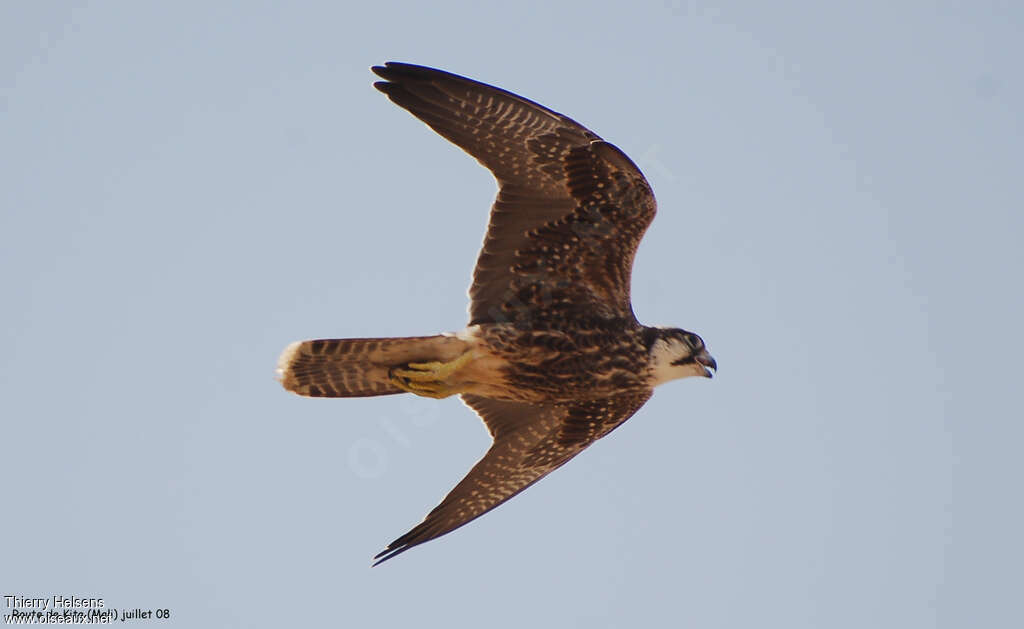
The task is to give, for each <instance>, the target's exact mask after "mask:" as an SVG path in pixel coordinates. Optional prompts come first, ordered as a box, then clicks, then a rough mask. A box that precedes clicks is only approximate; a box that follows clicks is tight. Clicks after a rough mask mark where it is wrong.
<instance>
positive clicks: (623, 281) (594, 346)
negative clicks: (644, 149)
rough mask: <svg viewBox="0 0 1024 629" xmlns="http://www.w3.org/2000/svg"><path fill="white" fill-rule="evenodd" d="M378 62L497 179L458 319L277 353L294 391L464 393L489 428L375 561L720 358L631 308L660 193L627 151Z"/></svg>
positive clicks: (498, 497) (546, 115) (482, 503)
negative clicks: (446, 485)
mask: <svg viewBox="0 0 1024 629" xmlns="http://www.w3.org/2000/svg"><path fill="white" fill-rule="evenodd" d="M373 71H374V72H375V73H376V74H377V75H378V76H380V77H381V78H383V79H384V81H381V82H378V83H374V87H376V88H377V89H378V90H380V91H381V92H384V93H385V94H386V95H387V96H388V98H390V99H391V100H392V101H393V102H394V103H395V104H397V105H399V106H400V107H403V108H405V109H406V110H408V111H409V112H410V113H411V114H412V115H414V116H416V117H417V118H419V119H420V120H422V121H423V122H425V123H426V124H427V125H429V126H430V127H431V128H432V129H433V130H434V131H436V132H438V133H439V134H441V135H442V136H444V137H446V138H448V139H449V140H450V141H452V142H454V143H455V144H456V145H458V146H459V147H461V148H462V149H463V150H465V151H466V152H468V153H469V154H470V155H472V156H473V157H475V158H476V159H477V160H478V161H479V162H480V163H481V164H483V165H484V166H485V167H487V168H488V169H489V170H490V171H491V173H493V174H494V177H495V178H496V179H497V180H498V186H499V189H498V197H497V199H496V200H495V201H494V205H493V206H492V207H491V218H490V224H489V225H488V227H487V235H486V237H485V239H484V244H483V248H482V249H481V251H480V255H479V257H478V258H477V263H476V269H475V270H474V271H473V283H472V285H471V286H470V289H469V296H470V305H469V325H468V326H467V327H466V328H465V329H464V330H462V331H460V332H454V333H449V334H440V335H436V336H420V337H407V338H374V339H324V340H314V341H302V342H298V343H292V344H291V345H289V346H288V347H287V348H286V349H285V350H284V353H282V354H281V358H280V359H279V361H278V376H279V378H280V380H281V384H282V385H284V388H285V389H287V390H289V391H293V392H295V393H298V394H299V395H306V396H313V397H362V396H372V395H390V394H393V393H402V392H409V393H415V394H416V395H423V396H426V397H432V398H443V397H447V396H449V395H461V396H462V399H463V401H465V403H466V404H467V405H469V407H470V408H472V409H473V410H474V411H476V412H477V413H478V414H479V415H480V417H481V418H482V419H483V421H484V424H486V426H487V429H488V430H489V431H490V433H491V437H492V438H493V439H494V443H493V444H492V445H491V447H490V449H489V450H488V451H487V453H486V454H485V455H484V457H483V458H482V459H480V461H479V462H477V464H476V465H475V466H473V469H472V470H470V471H469V474H467V475H466V477H465V478H463V479H462V481H460V482H459V483H458V484H457V485H456V486H455V488H454V489H452V491H451V492H450V493H449V494H448V495H447V496H446V497H445V498H444V500H442V501H441V503H440V504H439V505H437V507H436V508H434V510H433V511H431V512H430V513H429V514H427V517H426V518H425V519H424V520H423V522H421V523H420V524H418V525H417V526H416V527H414V528H413V529H412V530H411V531H409V532H408V533H406V534H405V535H402V536H401V537H399V538H398V539H396V540H395V541H393V542H391V543H390V544H388V546H387V548H385V549H384V550H383V551H382V552H381V553H380V554H378V555H377V556H376V557H374V559H376V560H377V563H380V562H382V561H385V560H387V559H390V558H391V557H394V556H396V555H398V554H400V553H402V552H405V551H406V550H409V549H410V548H412V547H413V546H416V545H418V544H422V543H423V542H426V541H429V540H432V539H434V538H436V537H439V536H441V535H444V534H446V533H449V532H451V531H453V530H455V529H457V528H458V527H460V526H462V525H463V524H466V523H467V522H469V521H471V520H473V519H475V518H478V517H480V516H481V515H483V514H484V513H486V512H488V511H490V510H491V509H493V508H495V507H497V506H498V505H500V504H501V503H503V502H505V501H506V500H508V499H509V498H511V497H512V496H515V495H516V494H518V493H519V492H521V491H523V490H524V489H526V488H527V487H529V486H530V485H532V484H533V483H535V482H537V481H538V480H540V479H541V478H543V477H544V476H545V475H547V474H548V473H550V472H551V471H552V470H554V469H556V468H558V467H560V466H561V465H563V464H565V463H566V462H567V461H568V460H569V459H571V458H572V457H574V456H576V455H577V454H579V453H580V452H581V451H583V449H584V448H586V447H587V446H589V445H590V444H591V443H593V442H594V441H596V440H597V439H600V438H601V437H603V436H605V435H607V434H608V433H609V432H611V431H612V430H613V429H615V428H616V427H617V426H619V425H620V424H621V423H622V422H624V421H626V420H627V419H628V418H629V417H630V416H631V415H633V413H635V412H636V411H637V409H639V408H640V407H641V406H642V405H643V404H644V402H646V401H647V399H648V398H650V397H651V393H652V392H653V391H654V387H656V386H657V385H659V384H661V383H663V382H667V381H669V380H673V379H676V378H685V377H687V376H704V377H709V378H710V377H711V375H712V370H714V369H717V365H716V364H715V360H714V358H712V357H711V355H710V354H709V353H708V352H707V349H705V347H704V341H702V340H701V338H700V337H699V336H697V335H696V334H693V333H692V332H687V331H686V330H682V329H679V328H660V327H648V326H644V325H641V324H640V323H639V322H637V320H636V317H635V316H634V315H633V308H632V305H631V304H630V297H629V282H630V273H631V271H632V267H633V256H634V254H635V253H636V248H637V245H638V244H639V243H640V238H641V237H642V236H643V234H644V231H645V230H646V229H647V226H648V225H649V224H650V223H651V220H652V219H653V218H654V212H655V202H654V195H653V193H652V192H651V188H650V186H649V185H648V183H647V181H646V179H644V176H643V175H642V174H641V173H640V170H639V169H638V168H637V167H636V165H635V164H634V163H633V162H632V161H631V160H630V159H629V158H628V157H626V155H625V154H624V153H622V151H620V150H619V149H617V148H616V147H615V146H613V145H611V144H609V143H607V142H605V141H603V140H602V139H601V138H600V137H598V136H597V135H595V134H594V133H593V132H591V131H589V130H588V129H586V128H585V127H583V126H582V125H580V124H579V123H577V122H575V121H573V120H571V119H569V118H567V117H566V116H563V115H561V114H559V113H556V112H554V111H551V110H550V109H547V108H545V107H542V106H540V105H538V104H537V103H534V102H532V101H529V100H527V99H525V98H522V97H521V96H516V95H515V94H512V93H510V92H506V91H504V90H502V89H498V88H496V87H492V86H490V85H485V84H483V83H478V82H476V81H473V80H470V79H467V78H465V77H461V76H457V75H454V74H449V73H447V72H443V71H441V70H435V69H432V68H426V67H422V66H415V65H409V64H404V63H386V64H384V65H383V66H377V67H374V68H373ZM374 565H376V564H374Z"/></svg>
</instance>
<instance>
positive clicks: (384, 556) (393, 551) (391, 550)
mask: <svg viewBox="0 0 1024 629" xmlns="http://www.w3.org/2000/svg"><path fill="white" fill-rule="evenodd" d="M410 548H412V546H397V547H396V546H390V545H389V546H388V547H387V548H385V549H384V550H382V551H380V552H379V553H377V554H376V555H374V556H373V559H374V561H373V563H372V564H370V567H371V568H374V567H376V566H379V565H380V564H382V563H384V562H385V561H387V560H388V559H391V558H393V557H397V556H398V555H401V554H402V553H404V552H405V551H407V550H409V549H410Z"/></svg>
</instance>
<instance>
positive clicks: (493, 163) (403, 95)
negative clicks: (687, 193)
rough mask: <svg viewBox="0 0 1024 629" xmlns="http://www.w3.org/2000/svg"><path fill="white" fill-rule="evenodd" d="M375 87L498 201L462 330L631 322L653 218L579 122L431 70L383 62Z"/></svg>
mask: <svg viewBox="0 0 1024 629" xmlns="http://www.w3.org/2000/svg"><path fill="white" fill-rule="evenodd" d="M373 71H374V72H375V73H377V74H378V75H379V76H380V77H382V78H384V79H386V81H387V82H378V83H375V84H374V85H375V86H376V87H377V89H379V90H380V91H382V92H384V93H385V94H387V95H388V97H389V98H390V99H391V100H392V101H394V102H395V103H396V104H398V105H400V106H401V107H403V108H405V109H407V110H408V111H409V112H410V113H412V114H413V115H414V116H416V117H417V118H419V119H420V120H422V121H423V122H425V123H427V124H428V125H429V126H430V127H431V128H432V129H434V130H435V131H437V132H438V133H439V134H441V135H442V136H444V137H446V138H448V139H449V140H451V141H452V142H453V143H455V144H456V145H458V146H460V147H461V148H462V149H464V150H465V151H466V152H468V153H469V154H470V155H472V156H473V157H475V158H476V159H477V160H479V161H480V163H481V164H483V165H484V166H486V167H487V168H488V169H489V170H490V171H491V172H492V173H493V174H494V176H495V178H496V179H497V180H498V185H499V190H498V197H497V199H496V200H495V202H494V205H493V207H492V208H491V219H490V224H489V226H488V228H487V236H486V237H485V239H484V245H483V248H482V249H481V251H480V256H479V258H478V259H477V264H476V269H475V271H474V273H473V284H472V286H471V287H470V291H469V294H470V300H471V303H470V324H471V325H472V324H476V323H486V322H508V321H523V320H530V319H532V318H535V317H537V316H538V314H541V313H543V312H545V311H554V310H574V311H582V312H585V313H586V314H587V315H589V316H594V315H597V316H603V317H609V318H611V317H626V318H632V317H633V310H632V307H631V305H630V298H629V281H630V274H631V271H632V268H633V257H634V254H635V253H636V248H637V245H639V243H640V239H641V238H642V237H643V234H644V231H646V229H647V226H648V225H649V224H650V222H651V220H653V218H654V213H655V202H654V195H653V193H652V192H651V189H650V186H649V185H648V184H647V181H646V180H645V179H644V176H643V174H641V172H640V169H638V168H637V167H636V165H635V164H633V162H632V161H630V159H629V158H628V157H627V156H626V155H625V154H624V153H623V152H622V151H620V150H619V149H617V148H616V147H614V146H613V145H611V144H609V143H607V142H604V141H602V140H601V138H599V137H598V136H597V135H596V134H594V133H592V132H591V131H589V130H587V129H586V128H585V127H583V126H582V125H580V124H579V123H577V122H575V121H573V120H572V119H570V118H568V117H566V116H563V115H561V114H559V113H556V112H554V111H551V110H550V109H547V108H545V107H542V106H541V105H538V104H537V103H534V102H532V101H529V100H527V99H525V98H522V97H521V96H516V95H515V94H512V93H510V92H506V91H505V90H502V89H498V88H496V87H492V86H490V85H485V84H483V83H478V82H476V81H473V80H471V79H467V78H465V77H461V76H457V75H454V74H449V73H447V72H443V71H441V70H435V69H432V68H425V67H422V66H414V65H408V64H403V63H387V64H385V65H384V66H377V67H374V68H373Z"/></svg>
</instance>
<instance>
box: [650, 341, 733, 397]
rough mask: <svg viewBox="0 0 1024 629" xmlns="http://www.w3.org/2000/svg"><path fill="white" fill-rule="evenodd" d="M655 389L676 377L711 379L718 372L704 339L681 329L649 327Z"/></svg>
mask: <svg viewBox="0 0 1024 629" xmlns="http://www.w3.org/2000/svg"><path fill="white" fill-rule="evenodd" d="M648 332H649V339H650V341H651V342H650V345H649V347H650V363H649V364H650V366H651V373H652V376H653V380H654V386H658V385H659V384H662V383H663V382H668V381H669V380H675V379H676V378H688V377H690V376H702V377H704V378H710V377H711V376H712V375H714V373H713V372H714V371H716V370H717V369H718V364H717V363H716V362H715V359H714V358H712V357H711V354H709V353H708V350H707V348H706V347H705V346H704V340H703V339H701V338H700V337H699V336H697V335H696V334H694V333H693V332H687V331H686V330H682V329H680V328H648Z"/></svg>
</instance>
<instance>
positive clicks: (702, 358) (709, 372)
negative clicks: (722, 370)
mask: <svg viewBox="0 0 1024 629" xmlns="http://www.w3.org/2000/svg"><path fill="white" fill-rule="evenodd" d="M694 360H695V361H696V362H697V364H699V365H701V366H702V367H704V377H705V378H710V377H712V376H714V375H715V374H714V373H713V372H715V371H718V363H716V362H715V359H714V358H713V357H712V356H711V354H709V353H708V352H707V350H703V351H701V353H699V354H697V356H696V358H694Z"/></svg>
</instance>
